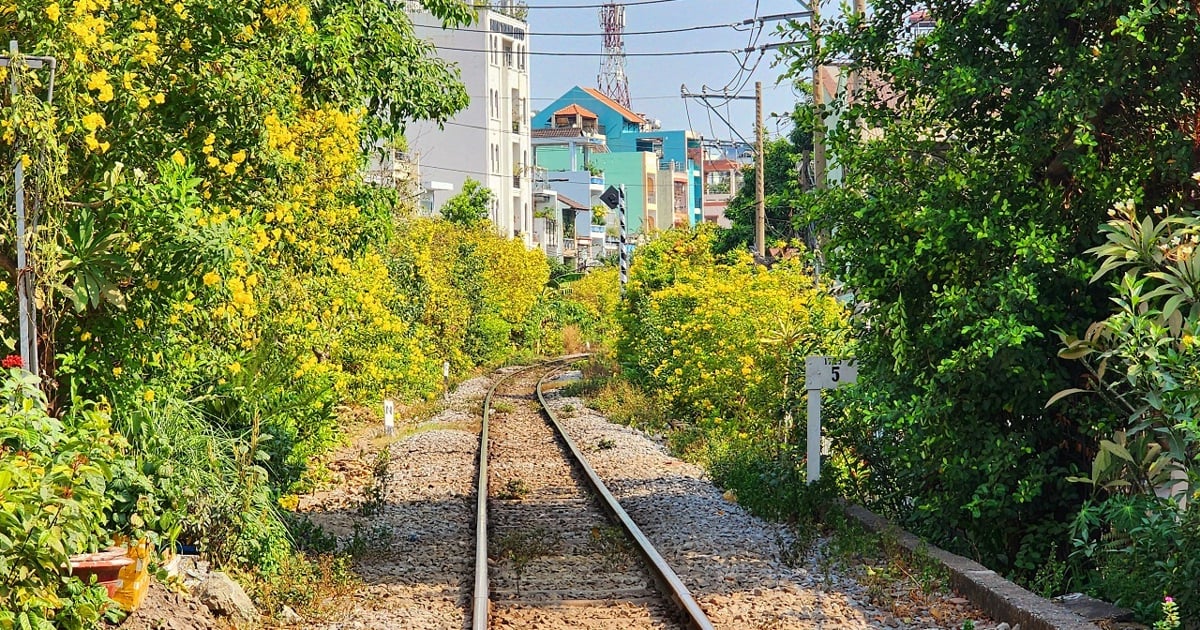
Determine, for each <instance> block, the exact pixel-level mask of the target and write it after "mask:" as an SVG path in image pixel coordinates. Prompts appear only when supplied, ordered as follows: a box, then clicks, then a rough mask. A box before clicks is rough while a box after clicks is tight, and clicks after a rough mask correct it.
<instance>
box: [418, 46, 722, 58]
mask: <svg viewBox="0 0 1200 630" xmlns="http://www.w3.org/2000/svg"><path fill="white" fill-rule="evenodd" d="M436 48H437V49H438V50H454V51H458V52H470V53H480V54H484V53H490V52H495V51H491V50H483V49H480V48H455V47H453V46H437V47H436ZM737 52H739V51H733V50H716V49H713V50H668V51H661V52H642V53H625V56H626V57H684V56H690V55H728V54H734V55H736V53H737ZM521 54H524V55H535V56H547V57H603V56H604V55H605V53H603V52H594V53H593V52H566V51H551V50H526V51H524V52H523V53H521Z"/></svg>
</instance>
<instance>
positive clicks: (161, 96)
mask: <svg viewBox="0 0 1200 630" xmlns="http://www.w3.org/2000/svg"><path fill="white" fill-rule="evenodd" d="M166 100H167V97H166V95H165V94H163V93H162V92H159V93H158V94H155V95H154V102H155V103H158V104H159V105H162V104H163V103H164V102H166Z"/></svg>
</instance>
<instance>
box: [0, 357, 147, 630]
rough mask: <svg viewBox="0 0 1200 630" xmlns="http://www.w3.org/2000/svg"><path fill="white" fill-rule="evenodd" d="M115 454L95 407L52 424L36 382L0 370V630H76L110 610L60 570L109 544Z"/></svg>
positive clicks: (116, 441)
mask: <svg viewBox="0 0 1200 630" xmlns="http://www.w3.org/2000/svg"><path fill="white" fill-rule="evenodd" d="M123 448H124V441H123V440H122V439H121V438H120V436H118V435H115V434H113V433H111V432H110V431H109V424H108V414H107V413H106V412H105V411H104V408H103V407H102V406H99V405H94V404H91V403H85V402H83V401H77V402H76V404H75V406H74V407H73V411H72V413H71V414H69V415H68V416H67V417H66V418H65V419H63V420H59V419H57V418H54V417H52V416H50V415H48V414H47V412H46V398H45V396H44V395H43V394H42V392H41V391H40V390H39V389H38V379H37V378H36V377H34V376H33V375H31V374H30V373H28V372H25V371H23V370H20V369H18V368H4V369H2V370H0V496H2V497H3V501H2V502H0V627H17V628H38V629H39V630H45V629H49V628H55V627H57V628H66V629H69V630H76V629H78V630H82V629H84V628H91V627H93V626H94V625H95V623H96V622H97V620H99V619H100V617H101V616H102V615H104V614H105V613H106V612H110V611H112V610H114V607H113V606H110V605H109V603H108V597H107V594H106V592H105V591H104V589H103V588H101V587H94V588H86V587H84V586H83V585H82V584H80V583H79V579H78V578H75V577H68V576H66V575H64V574H63V567H65V566H67V564H68V561H67V559H68V556H70V555H71V554H76V553H85V552H94V551H96V550H98V549H99V548H101V547H103V546H107V545H108V544H111V542H112V540H111V537H110V535H109V532H108V531H106V528H105V523H106V521H107V518H106V511H107V510H108V509H109V508H110V506H111V505H112V499H111V498H110V497H109V496H108V494H107V492H108V484H109V482H110V481H112V479H113V476H114V473H115V469H116V468H117V467H118V463H117V462H118V458H119V457H122V456H123V455H124V454H123V452H122V451H123Z"/></svg>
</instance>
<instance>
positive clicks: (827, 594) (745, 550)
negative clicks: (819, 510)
mask: <svg viewBox="0 0 1200 630" xmlns="http://www.w3.org/2000/svg"><path fill="white" fill-rule="evenodd" d="M511 369H514V368H508V369H505V370H501V371H499V372H496V373H493V374H492V375H490V376H489V377H486V378H485V377H481V378H476V379H472V380H470V381H467V382H465V383H463V384H462V385H461V386H460V387H459V388H458V389H456V390H455V391H454V392H452V393H451V395H450V398H449V400H448V401H447V403H446V405H445V408H444V409H443V410H442V411H440V412H439V413H438V414H436V415H435V416H434V417H433V418H431V419H430V420H428V421H425V422H422V423H420V424H417V425H414V426H408V427H401V428H400V430H401V433H400V436H399V437H397V438H393V439H391V441H390V442H388V441H383V442H381V441H380V440H381V438H378V437H376V438H373V440H367V441H366V442H367V443H370V444H375V445H378V444H381V443H382V444H383V446H384V447H386V448H387V462H388V472H389V476H388V477H387V478H386V483H384V484H382V485H383V487H382V492H381V494H380V495H379V496H380V497H381V499H382V500H381V501H379V504H380V505H379V508H378V510H377V512H376V513H375V514H373V515H371V516H363V515H362V514H361V513H360V510H359V506H360V505H361V504H362V503H363V501H364V500H366V499H368V495H367V493H365V492H364V488H363V483H362V482H363V480H365V479H370V476H371V475H370V473H369V472H366V473H365V474H364V470H367V471H369V469H370V467H371V461H372V459H373V453H370V452H364V451H363V448H364V447H363V444H361V443H356V445H355V446H354V447H352V449H350V450H347V451H346V452H344V453H343V455H342V456H341V457H340V458H338V462H337V465H338V466H339V467H340V468H338V469H340V470H343V471H344V473H343V474H344V476H345V482H344V483H341V484H339V485H337V486H336V487H334V488H331V489H328V490H325V491H323V492H319V493H316V494H314V495H310V496H307V497H304V499H303V500H302V502H301V505H300V511H301V512H303V513H305V514H306V515H307V516H308V517H309V518H311V519H312V520H313V522H314V523H316V524H318V525H320V526H321V527H323V528H324V529H325V530H326V531H327V532H329V533H332V534H334V535H336V536H337V537H338V538H339V541H340V542H341V544H342V545H343V546H345V545H346V544H348V543H353V542H354V541H355V539H356V538H357V539H358V541H359V543H360V544H362V545H365V546H366V550H365V552H362V551H361V550H360V553H359V555H358V558H357V560H356V561H355V564H354V570H355V572H356V573H357V574H358V575H359V576H360V577H361V579H362V580H363V586H362V587H361V588H360V589H358V591H357V592H355V593H354V594H353V595H352V596H351V598H350V601H349V602H347V603H346V605H344V606H339V607H338V609H339V610H340V612H339V613H337V616H335V617H332V618H329V619H327V620H324V621H321V622H317V621H315V620H309V621H306V622H305V623H304V624H302V627H305V628H325V629H328V630H364V629H376V628H377V629H381V630H382V629H384V628H387V629H391V628H404V629H406V630H407V629H412V630H425V629H429V630H434V629H437V630H444V629H456V628H467V627H468V624H469V621H470V619H469V607H470V598H471V589H472V585H473V580H474V577H473V574H472V570H473V549H474V539H473V537H474V527H473V517H474V508H475V499H474V488H473V483H474V478H475V461H476V457H477V453H478V439H479V435H478V430H479V413H480V410H479V408H480V405H481V404H482V399H483V396H484V394H485V393H486V391H487V388H488V387H489V386H490V385H491V383H492V382H493V379H495V378H498V377H500V376H502V375H503V374H506V373H508V371H510V370H511ZM548 401H549V403H550V404H551V406H552V407H555V408H557V409H559V410H562V409H563V407H565V406H568V405H569V406H570V407H572V408H573V409H574V411H573V412H571V413H566V414H561V413H560V415H562V416H565V417H564V418H562V422H563V424H564V426H565V427H566V429H567V431H568V432H569V433H570V435H571V437H572V439H573V440H575V441H576V442H577V443H578V444H579V445H580V446H581V447H582V448H583V449H584V450H585V451H586V452H587V453H588V456H589V457H590V459H591V463H592V465H593V467H595V468H596V470H597V471H598V472H599V473H600V474H601V476H603V477H604V478H605V480H606V482H607V483H608V485H609V487H610V489H611V490H612V491H613V492H614V494H616V495H617V496H618V498H619V499H620V500H621V502H622V505H623V506H624V507H625V509H626V511H627V512H629V514H630V515H631V516H632V517H633V518H634V520H635V521H636V522H638V524H639V526H640V527H641V528H642V530H643V532H645V534H646V535H647V536H648V537H649V538H650V539H651V541H653V542H654V544H655V545H656V546H657V547H658V549H659V551H660V552H661V553H662V554H663V556H664V557H665V558H666V559H667V561H668V562H669V563H670V564H671V565H672V567H674V569H675V570H676V572H677V573H678V574H679V575H680V577H681V579H683V581H684V582H685V583H686V584H687V585H688V587H689V589H691V590H692V593H693V595H694V596H695V597H696V599H697V600H698V601H699V602H700V604H701V606H702V607H704V608H705V610H706V612H707V613H708V614H709V616H710V619H711V620H712V621H713V623H714V624H715V626H716V627H717V628H731V629H736V630H741V629H782V628H797V629H807V628H838V629H852V628H901V629H905V630H923V629H933V628H937V629H941V630H951V629H957V628H961V627H962V623H963V621H965V620H967V619H971V620H973V621H974V622H975V627H976V628H978V629H979V630H988V629H991V628H995V627H996V624H994V623H992V622H989V621H987V620H986V618H984V617H983V615H982V614H979V613H978V612H977V611H974V610H973V609H971V608H970V607H968V606H967V605H966V604H965V601H964V600H958V599H957V598H955V597H953V596H952V595H941V594H935V595H934V596H932V597H933V598H934V599H933V600H930V601H921V602H910V603H909V604H907V605H905V606H902V607H900V608H897V607H896V606H894V605H893V606H891V607H890V608H888V609H884V608H881V607H879V606H877V605H876V604H875V603H873V602H876V603H877V601H878V596H879V595H880V594H879V593H869V592H868V589H867V588H866V587H864V586H863V585H862V584H861V583H860V582H859V581H858V580H857V579H856V578H855V575H854V573H855V571H854V568H853V567H839V566H837V565H836V564H835V563H831V562H828V561H826V560H825V557H824V555H823V550H822V545H821V544H820V543H819V544H818V545H817V546H816V548H815V549H814V550H813V551H812V552H810V553H809V554H808V555H807V556H805V557H802V558H799V559H797V561H792V562H785V561H784V558H785V557H788V556H789V553H790V550H791V549H792V546H791V543H792V538H793V537H792V535H791V534H790V533H789V531H788V530H787V528H786V527H785V526H783V525H780V524H775V523H770V522H767V521H764V520H762V519H758V518H756V517H754V516H752V515H750V514H749V513H747V512H746V511H745V510H744V509H743V508H742V507H741V506H739V505H737V504H736V503H732V502H730V501H727V500H726V499H725V498H724V497H723V493H722V490H721V489H720V488H718V487H717V486H715V485H714V484H713V483H712V482H711V481H710V480H709V479H708V478H707V476H706V475H705V473H704V471H703V470H702V469H701V468H699V467H697V466H694V465H691V464H688V463H686V462H683V461H680V460H679V459H677V458H674V457H672V456H670V455H669V454H668V453H667V451H666V450H665V448H664V447H663V446H662V445H661V444H659V443H658V442H656V441H655V440H654V439H652V438H650V437H649V436H647V435H645V434H643V433H641V432H639V431H636V430H633V429H630V428H628V427H623V426H620V425H616V424H613V423H610V422H608V421H607V420H606V419H605V418H604V417H603V416H601V415H600V414H599V413H597V412H595V411H593V410H591V409H588V408H587V407H586V402H585V401H583V400H581V399H577V398H563V397H560V396H558V394H557V393H554V392H550V394H549V396H548ZM602 440H603V441H604V443H605V444H604V446H605V448H600V447H599V444H600V442H601V441H602ZM353 449H358V452H357V453H356V451H355V450H353ZM885 595H888V596H889V597H892V598H893V599H892V601H895V599H896V598H902V597H904V593H902V592H898V591H897V592H894V593H885ZM897 611H900V612H897ZM527 621H528V624H525V623H522V624H521V625H520V626H513V627H528V628H536V627H539V626H540V625H541V622H542V621H544V622H548V623H549V622H550V619H548V618H547V619H542V620H541V621H539V619H538V617H537V615H536V614H532V615H531V616H530V617H529V619H528V620H527Z"/></svg>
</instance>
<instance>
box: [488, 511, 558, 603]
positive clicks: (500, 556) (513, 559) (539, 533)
mask: <svg viewBox="0 0 1200 630" xmlns="http://www.w3.org/2000/svg"><path fill="white" fill-rule="evenodd" d="M561 545H562V538H560V537H559V534H558V533H557V532H552V531H550V530H548V529H545V528H542V527H535V528H533V529H522V530H516V531H512V532H509V533H507V534H505V535H503V536H501V537H500V538H499V539H498V540H497V541H496V543H495V545H494V548H495V550H496V555H495V556H494V558H495V559H496V560H499V561H502V562H508V564H509V565H510V566H511V567H512V570H513V572H514V573H516V574H517V596H518V597H519V596H520V595H521V578H522V576H524V575H525V569H526V568H527V567H528V566H529V563H531V562H533V561H534V560H537V559H538V558H542V557H545V556H549V555H553V554H555V553H558V550H559V547H560V546H561Z"/></svg>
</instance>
